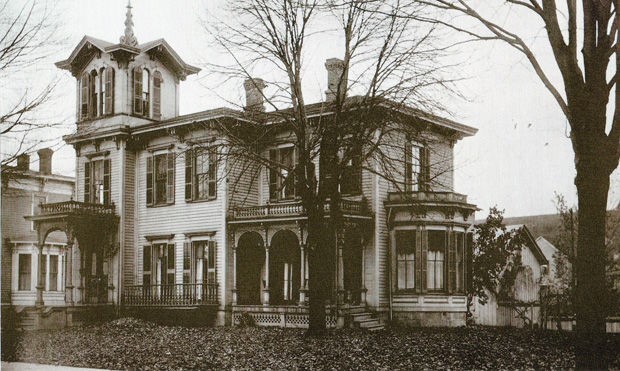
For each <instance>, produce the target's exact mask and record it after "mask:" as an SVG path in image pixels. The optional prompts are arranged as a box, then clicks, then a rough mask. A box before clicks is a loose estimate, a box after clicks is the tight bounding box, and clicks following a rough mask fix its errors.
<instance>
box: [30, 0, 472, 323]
mask: <svg viewBox="0 0 620 371" xmlns="http://www.w3.org/2000/svg"><path fill="white" fill-rule="evenodd" d="M130 11H131V9H128V14H127V20H126V23H125V24H126V26H127V27H126V30H125V34H124V35H123V36H122V37H121V42H120V43H118V44H112V43H108V42H105V41H101V40H98V39H95V38H92V37H89V36H86V37H84V38H83V39H82V41H81V42H80V43H79V44H78V46H77V47H76V48H75V49H74V50H73V52H72V53H71V55H70V57H69V58H68V59H66V60H64V61H62V62H58V63H57V66H58V67H60V68H62V69H66V70H68V71H70V72H71V73H72V74H73V76H75V78H76V92H78V96H77V105H76V111H77V115H76V119H77V131H76V132H75V133H74V134H72V135H69V136H67V137H65V140H66V142H67V143H68V144H71V145H72V146H73V147H74V148H75V149H76V154H77V160H76V197H75V200H76V201H73V202H72V203H70V204H63V205H47V206H46V208H45V209H44V212H43V215H42V216H38V217H34V218H32V219H33V220H34V221H35V222H36V223H37V225H38V227H39V232H40V235H41V236H44V235H45V231H47V230H52V229H58V228H60V229H62V230H66V231H69V234H70V238H69V240H68V241H69V242H68V249H69V250H70V249H73V251H74V253H75V254H77V255H78V258H76V260H75V261H74V263H73V265H72V266H70V267H67V272H68V275H69V277H70V278H69V280H68V281H67V287H68V289H67V293H66V306H67V307H73V306H77V305H80V306H86V305H88V304H95V303H96V304H97V305H101V304H102V303H111V304H113V305H114V306H116V307H117V308H120V307H122V309H123V310H131V311H134V312H138V313H140V312H141V311H142V312H147V311H152V310H153V308H160V309H162V310H163V309H165V308H169V309H170V310H172V308H179V307H190V308H195V309H197V310H200V309H204V310H206V311H210V312H212V313H213V316H214V318H213V320H214V321H215V323H217V324H222V325H223V324H231V323H232V324H234V323H236V322H237V321H239V318H240V315H241V314H242V313H248V314H249V315H251V316H252V317H253V318H254V319H255V321H256V322H257V323H258V324H261V325H276V326H296V327H297V326H299V327H303V326H306V325H307V323H308V308H307V290H308V267H307V254H306V251H305V247H306V246H305V240H306V237H307V232H306V230H305V220H306V217H305V215H304V213H303V208H302V207H301V204H300V202H299V199H298V198H297V197H296V195H295V191H294V189H293V187H290V186H286V184H284V183H282V181H281V180H278V179H279V178H280V177H278V176H277V175H273V174H271V172H270V171H269V170H268V169H266V168H265V169H262V170H261V172H260V174H261V175H260V177H259V179H258V180H257V181H250V180H247V181H244V180H243V179H244V178H243V169H241V168H238V167H235V166H233V165H232V164H230V163H227V162H226V159H218V158H216V157H215V156H214V155H213V153H212V152H210V151H209V150H208V148H207V147H209V146H211V145H217V144H221V143H223V141H222V140H221V139H222V137H221V136H222V135H224V134H222V133H220V132H217V130H215V129H214V127H215V125H209V123H210V122H213V121H215V120H228V121H230V122H250V121H252V120H253V116H252V114H251V112H248V111H251V109H252V108H253V107H254V106H256V105H257V104H258V105H260V104H261V102H260V99H259V98H260V94H256V91H255V89H256V88H257V87H258V86H260V85H261V84H260V80H258V79H256V80H254V82H252V80H248V81H247V82H246V84H245V88H246V97H247V102H248V107H247V108H248V110H246V111H244V110H233V109H229V108H218V109H212V110H207V111H203V112H197V113H193V114H189V115H183V116H179V115H178V112H179V85H180V82H181V81H182V80H184V79H185V77H186V76H187V75H190V74H195V73H198V71H199V69H198V68H196V67H193V66H191V65H188V64H187V63H185V62H184V61H183V60H182V59H181V58H180V57H179V56H178V55H177V54H176V52H175V51H174V50H173V49H172V48H171V47H170V45H168V44H167V43H166V41H164V40H163V39H160V40H156V41H153V42H147V43H144V44H139V43H138V42H137V40H136V39H135V37H134V35H133V31H132V25H133V24H132V22H131V12H130ZM338 64H339V61H338V60H336V59H330V60H328V61H327V63H326V66H327V67H328V79H331V78H333V75H334V72H333V68H334V66H338ZM257 99H258V101H257ZM323 105H324V103H316V104H312V105H308V106H307V107H306V109H307V110H308V111H309V112H314V113H315V114H317V115H321V114H323V113H322V112H323V111H324V109H323V108H324V107H323ZM266 114H269V113H268V112H267V113H266ZM409 114H410V115H411V121H412V125H419V128H420V131H419V137H417V138H409V139H407V138H405V137H401V138H398V139H397V142H396V143H395V147H399V148H402V151H403V152H402V156H403V157H404V158H409V160H408V161H406V165H404V166H405V167H408V170H406V169H403V173H404V174H409V175H408V177H407V176H404V178H403V179H402V180H401V184H400V185H401V187H400V188H397V187H395V186H394V185H393V184H391V183H389V182H388V181H386V180H385V179H384V178H383V177H380V176H378V175H376V174H374V173H372V172H369V171H365V170H364V171H362V170H361V167H359V168H356V167H355V166H356V165H353V164H352V165H351V166H352V168H351V183H350V184H347V185H346V192H345V191H343V193H345V195H344V197H343V201H342V211H343V214H344V218H345V220H346V224H347V228H346V230H343V231H342V236H343V239H342V241H341V242H340V243H339V244H338V245H337V246H335V247H334V261H333V265H332V267H331V268H330V269H331V272H332V273H333V280H332V281H330V282H327V284H328V285H330V288H331V292H332V293H333V296H332V298H331V299H330V305H329V307H328V308H329V310H330V313H329V315H328V325H330V326H336V325H341V324H342V323H343V318H345V317H347V316H349V317H350V316H352V314H353V313H358V314H361V313H364V312H366V311H370V312H372V314H376V315H377V317H379V318H384V319H385V318H387V317H388V313H390V312H391V313H392V314H393V318H394V319H395V320H397V321H402V322H405V323H410V324H417V325H438V326H456V325H464V324H465V313H466V296H465V289H466V284H467V282H466V280H467V277H466V272H467V251H468V248H469V245H470V242H469V241H470V240H471V239H470V235H468V234H467V233H466V231H467V230H468V229H469V227H470V226H471V225H472V224H473V221H474V212H475V210H476V207H475V206H474V205H471V204H469V203H467V197H466V196H465V195H461V194H457V193H454V191H453V169H452V168H451V166H452V164H453V160H454V159H453V156H454V154H453V146H454V144H455V142H456V141H457V140H460V139H462V138H464V137H468V136H471V135H474V134H475V133H476V129H474V128H471V127H469V126H465V125H462V124H459V123H456V122H453V121H450V120H446V119H443V118H439V117H436V116H432V115H429V114H421V113H419V112H417V111H413V110H412V111H411V112H410V113H409ZM286 134H288V133H286V132H282V133H279V134H278V135H277V137H278V138H286V137H287V135H286ZM205 148H207V149H206V150H205ZM256 155H257V156H269V158H270V159H271V160H273V161H275V162H277V163H280V164H282V168H283V169H290V168H291V167H293V166H294V162H295V160H294V159H295V148H294V145H293V143H288V142H287V141H286V140H283V139H281V140H278V141H277V142H274V143H273V145H272V146H270V147H269V148H268V149H267V150H266V151H265V153H257V154H256ZM429 157H432V158H435V159H437V161H433V162H431V161H430V160H429ZM436 164H443V165H441V166H443V167H442V168H439V167H438V166H440V165H436ZM377 168H378V167H377ZM282 171H285V170H282ZM287 171H288V170H287ZM421 174H426V178H425V179H422V175H421ZM279 175H282V174H279ZM238 179H241V181H236V180H238ZM233 180H235V181H234V182H233ZM233 183H235V184H236V186H235V187H234V188H233V185H232V184H233ZM403 185H404V190H405V191H404V192H403V191H402V190H399V189H402V188H403V187H402V186H403ZM343 187H344V185H343ZM75 215H80V218H79V219H74V216H75ZM72 218H73V219H72ZM78 220H79V223H81V224H79V223H78ZM95 224H96V225H97V226H98V227H97V228H94V227H93V225H95ZM43 299H44V298H43ZM39 305H48V304H47V303H46V302H45V303H43V302H39ZM353 317H355V316H353ZM360 318H361V317H360ZM362 325H364V326H375V325H376V323H371V322H362ZM377 326H378V325H377Z"/></svg>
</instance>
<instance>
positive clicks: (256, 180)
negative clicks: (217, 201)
mask: <svg viewBox="0 0 620 371" xmlns="http://www.w3.org/2000/svg"><path fill="white" fill-rule="evenodd" d="M228 162H229V163H231V165H229V166H230V167H231V169H230V171H229V172H227V179H228V195H229V200H230V201H229V206H230V207H246V206H255V205H258V204H259V203H258V202H259V195H258V192H259V188H263V189H264V186H262V185H261V184H260V183H261V182H262V181H263V180H262V179H263V173H266V171H261V165H260V164H259V163H257V162H254V161H250V160H241V159H232V158H231V159H230V160H229V161H228Z"/></svg>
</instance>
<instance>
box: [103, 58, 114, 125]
mask: <svg viewBox="0 0 620 371" xmlns="http://www.w3.org/2000/svg"><path fill="white" fill-rule="evenodd" d="M113 113H114V68H112V67H111V66H110V67H108V68H106V69H105V114H107V115H111V114H113Z"/></svg>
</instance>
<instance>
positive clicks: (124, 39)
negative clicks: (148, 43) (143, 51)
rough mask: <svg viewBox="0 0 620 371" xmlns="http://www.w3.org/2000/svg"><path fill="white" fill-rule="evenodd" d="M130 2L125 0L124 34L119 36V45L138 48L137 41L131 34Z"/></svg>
mask: <svg viewBox="0 0 620 371" xmlns="http://www.w3.org/2000/svg"><path fill="white" fill-rule="evenodd" d="M131 8H132V7H131V0H127V13H125V34H124V35H123V36H121V44H125V45H129V46H138V39H136V36H135V35H134V34H133V19H132V18H133V16H132V15H131Z"/></svg>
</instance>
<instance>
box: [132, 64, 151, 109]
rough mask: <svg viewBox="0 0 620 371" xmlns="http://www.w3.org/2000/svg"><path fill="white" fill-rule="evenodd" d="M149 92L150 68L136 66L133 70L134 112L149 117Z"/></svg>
mask: <svg viewBox="0 0 620 371" xmlns="http://www.w3.org/2000/svg"><path fill="white" fill-rule="evenodd" d="M149 92H150V74H149V70H147V69H146V68H144V69H142V67H136V68H134V70H133V96H134V104H133V113H134V114H136V115H140V116H146V117H149V114H150V109H149V99H150V97H149Z"/></svg>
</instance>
